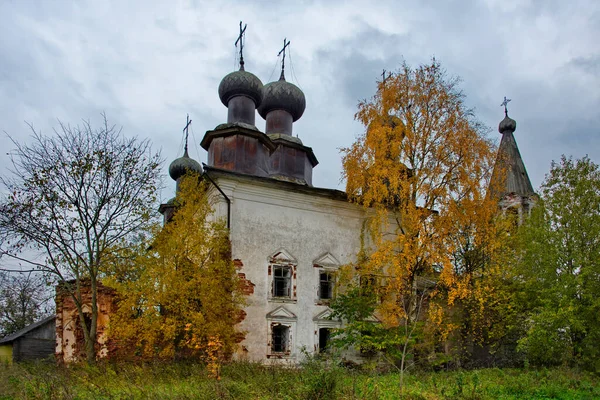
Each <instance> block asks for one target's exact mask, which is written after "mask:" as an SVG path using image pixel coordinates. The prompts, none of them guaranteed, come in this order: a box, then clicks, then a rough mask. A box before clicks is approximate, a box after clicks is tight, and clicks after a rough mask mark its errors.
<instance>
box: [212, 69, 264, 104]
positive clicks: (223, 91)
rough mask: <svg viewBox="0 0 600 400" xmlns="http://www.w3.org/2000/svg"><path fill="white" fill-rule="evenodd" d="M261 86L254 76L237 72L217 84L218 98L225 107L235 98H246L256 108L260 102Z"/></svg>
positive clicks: (226, 76) (244, 72)
mask: <svg viewBox="0 0 600 400" xmlns="http://www.w3.org/2000/svg"><path fill="white" fill-rule="evenodd" d="M262 88H263V84H262V82H261V81H260V79H258V78H257V77H256V75H254V74H251V73H250V72H246V71H244V70H239V71H235V72H232V73H230V74H227V75H225V77H224V78H223V79H222V80H221V83H220V84H219V97H220V98H221V102H222V103H223V105H225V107H227V106H228V105H229V100H231V98H232V97H235V96H247V97H249V98H251V99H252V100H253V101H254V104H255V105H256V107H258V106H259V105H260V103H261V100H262V95H263V94H262Z"/></svg>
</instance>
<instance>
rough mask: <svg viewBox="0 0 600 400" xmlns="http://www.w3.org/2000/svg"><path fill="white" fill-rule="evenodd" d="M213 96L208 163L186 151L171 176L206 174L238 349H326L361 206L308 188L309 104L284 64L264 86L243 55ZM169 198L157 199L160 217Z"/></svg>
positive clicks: (264, 355) (286, 354) (294, 356)
mask: <svg viewBox="0 0 600 400" xmlns="http://www.w3.org/2000/svg"><path fill="white" fill-rule="evenodd" d="M283 60H284V62H285V53H284V58H283ZM218 93H219V97H220V99H221V102H222V103H223V105H224V106H225V107H226V108H227V122H226V123H223V124H220V125H218V126H217V127H216V128H215V129H213V130H209V131H208V132H206V134H205V136H204V138H203V139H202V142H201V146H202V148H204V149H205V150H206V151H207V152H208V165H204V168H202V167H201V166H200V165H199V164H198V163H197V162H196V161H194V160H192V159H191V158H189V156H188V154H187V151H186V152H185V153H184V155H183V157H181V158H179V159H177V160H175V161H173V163H171V165H170V167H169V174H170V176H171V178H173V179H174V180H175V181H177V180H179V179H180V178H181V177H182V176H183V174H184V173H185V171H186V170H189V169H191V170H194V171H197V172H200V173H202V174H203V177H204V178H205V179H207V180H208V181H209V182H210V183H211V186H210V191H209V196H211V197H212V199H213V200H215V202H214V204H215V214H216V217H220V218H224V219H225V220H226V223H227V227H228V228H229V230H230V241H231V252H232V257H233V259H234V262H235V265H236V266H237V268H238V270H239V274H240V276H241V277H242V278H243V279H245V282H246V285H245V287H246V294H247V306H246V308H245V313H246V316H245V319H244V320H243V321H242V323H241V324H240V326H239V329H240V330H242V331H245V332H246V337H245V340H244V341H243V342H242V343H241V351H240V353H241V354H242V356H243V355H245V356H246V357H247V358H248V359H251V360H254V361H264V362H268V361H269V360H278V361H277V362H296V361H298V359H299V357H300V356H301V351H302V350H303V349H305V350H307V351H308V352H311V353H312V352H318V351H320V350H323V349H324V348H325V346H326V344H327V341H328V339H329V333H330V329H331V328H334V327H336V326H339V322H337V321H333V320H331V319H329V318H328V316H329V314H330V310H329V308H328V303H329V301H330V300H331V298H332V296H333V285H334V273H335V271H336V270H337V268H338V267H339V266H340V265H342V264H345V263H349V262H351V261H354V259H355V257H356V253H357V249H359V247H360V237H359V236H360V231H361V226H362V221H363V215H364V211H363V209H362V208H361V207H359V206H356V205H354V204H351V203H349V202H348V200H347V198H346V195H345V193H344V192H341V191H338V190H333V189H322V188H316V187H314V186H313V185H312V174H313V168H314V167H315V166H317V164H318V160H317V157H316V156H315V154H314V152H313V149H312V148H311V147H309V146H307V145H305V144H304V143H303V142H302V141H301V140H300V139H299V138H298V137H294V136H293V135H292V133H293V128H294V122H295V121H297V120H298V119H300V118H301V117H302V114H303V113H304V109H305V107H306V101H305V97H304V93H302V91H301V90H300V89H299V88H298V87H297V86H295V85H294V84H292V83H289V82H287V81H286V79H285V70H284V64H283V63H282V70H281V76H280V77H279V80H277V81H275V82H269V83H267V84H266V85H263V84H262V82H261V81H260V79H259V78H257V77H256V76H255V75H253V74H252V73H250V72H248V71H246V70H245V68H244V61H243V57H240V69H239V70H238V71H235V72H232V73H230V74H228V75H226V76H225V77H224V78H223V80H222V81H221V83H220V85H219V90H218ZM256 111H258V114H259V115H260V116H261V117H262V118H263V119H264V122H263V123H264V131H263V130H261V129H260V128H259V127H257V123H256V120H255V116H256ZM172 204H173V202H171V201H169V202H168V203H167V204H163V205H162V206H161V209H160V210H161V212H162V213H163V215H164V216H165V222H166V221H167V220H168V219H169V218H170V216H171V215H172V213H173V211H174V209H173V205H172Z"/></svg>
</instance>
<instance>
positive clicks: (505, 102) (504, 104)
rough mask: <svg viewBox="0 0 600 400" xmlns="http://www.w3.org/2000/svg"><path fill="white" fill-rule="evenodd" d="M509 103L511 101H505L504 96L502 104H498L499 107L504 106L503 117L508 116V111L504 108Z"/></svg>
mask: <svg viewBox="0 0 600 400" xmlns="http://www.w3.org/2000/svg"><path fill="white" fill-rule="evenodd" d="M509 101H511V99H507V98H506V96H504V101H503V102H502V104H500V107H502V106H504V115H506V116H508V109H507V108H506V106H507V105H508V102H509Z"/></svg>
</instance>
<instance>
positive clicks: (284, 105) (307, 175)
mask: <svg viewBox="0 0 600 400" xmlns="http://www.w3.org/2000/svg"><path fill="white" fill-rule="evenodd" d="M286 40H287V39H284V40H283V48H282V49H281V51H280V52H279V54H282V53H283V58H282V61H281V75H280V77H279V80H278V81H276V82H270V83H267V84H266V85H265V86H264V87H263V102H262V104H261V105H260V107H259V108H258V113H259V114H260V116H261V117H263V118H264V119H265V121H266V126H265V133H266V134H267V136H268V137H269V139H271V141H272V142H273V144H274V145H275V146H276V148H275V151H274V152H273V155H272V156H271V159H270V163H269V176H270V177H271V178H275V179H280V180H286V181H290V182H295V183H300V184H303V185H308V186H312V170H313V168H314V167H315V166H316V165H317V164H318V163H319V162H318V161H317V158H316V157H315V154H314V153H313V150H312V149H311V148H310V147H307V146H304V145H303V144H302V140H300V138H298V136H296V137H294V136H293V135H292V129H293V123H294V122H296V121H297V120H298V119H300V117H302V114H304V110H305V109H306V99H305V97H304V93H303V92H302V90H300V89H299V88H298V87H297V86H296V85H294V84H292V83H289V82H287V81H286V80H285V51H286V48H287V46H289V44H290V42H289V41H287V42H286Z"/></svg>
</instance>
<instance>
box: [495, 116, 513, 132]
mask: <svg viewBox="0 0 600 400" xmlns="http://www.w3.org/2000/svg"><path fill="white" fill-rule="evenodd" d="M516 129H517V121H515V120H514V119H512V118H510V117H509V116H508V114H506V116H505V117H504V119H503V120H502V121H500V125H498V132H500V133H504V131H511V132H514V131H515V130H516Z"/></svg>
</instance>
